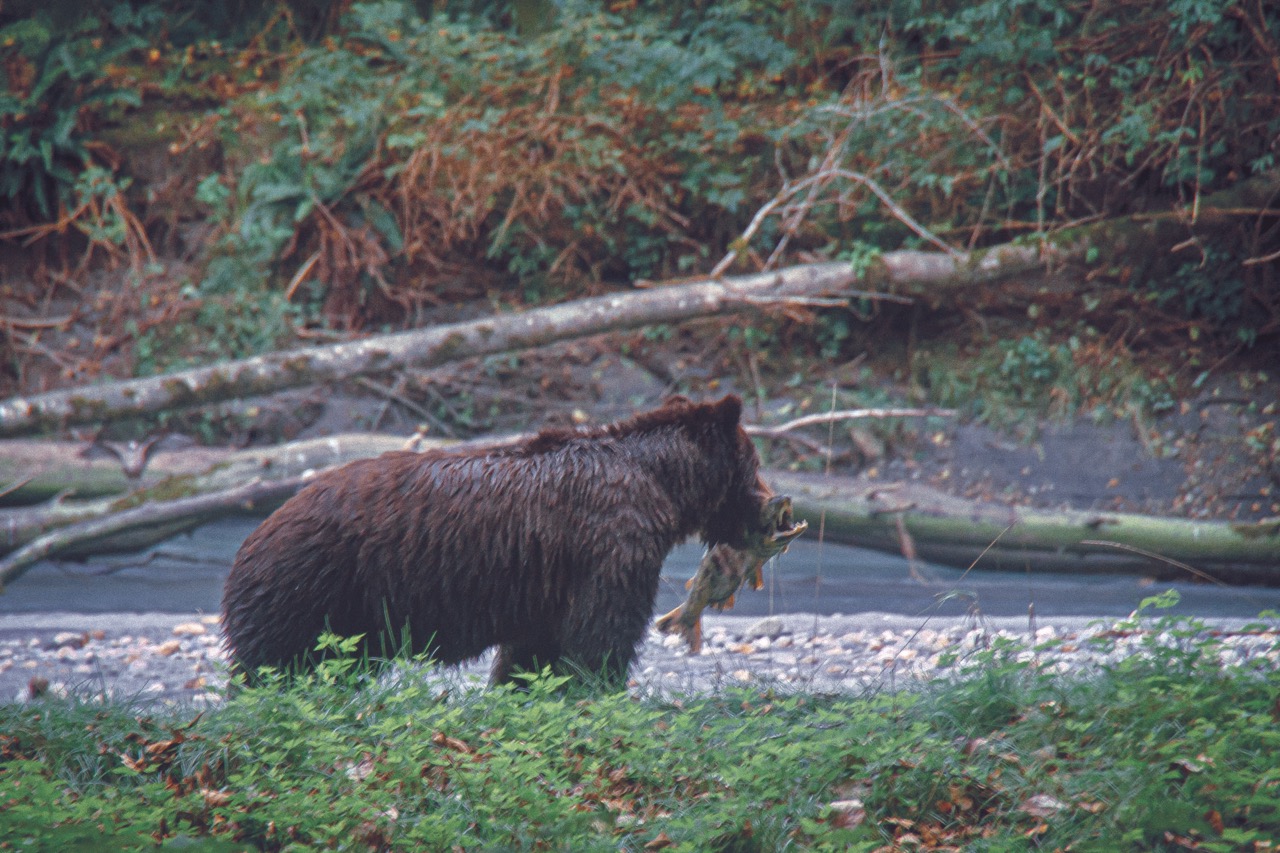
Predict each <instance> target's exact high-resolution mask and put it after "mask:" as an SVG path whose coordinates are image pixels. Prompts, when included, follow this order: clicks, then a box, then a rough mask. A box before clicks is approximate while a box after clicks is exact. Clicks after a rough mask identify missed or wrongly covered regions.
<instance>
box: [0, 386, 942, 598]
mask: <svg viewBox="0 0 1280 853" xmlns="http://www.w3.org/2000/svg"><path fill="white" fill-rule="evenodd" d="M950 414H952V412H950V411H949V410H943V409H898V408H894V409H853V410H846V411H838V412H828V413H825V414H820V415H812V416H809V417H805V418H798V419H796V420H793V421H789V422H787V423H784V424H780V425H778V426H774V427H759V426H748V427H747V429H748V431H749V432H751V433H752V434H756V435H765V436H771V437H778V436H782V435H784V434H785V433H786V432H788V431H789V430H793V429H797V428H799V427H802V426H806V425H811V424H814V423H826V422H829V421H833V420H851V419H862V418H895V417H929V416H939V415H950ZM524 437H525V436H523V435H510V436H504V437H500V438H493V439H479V440H475V441H465V442H452V441H447V442H441V441H437V440H430V439H426V438H424V437H422V436H414V437H412V438H410V439H408V440H406V439H403V438H398V437H395V436H387V435H373V434H364V433H353V434H348V435H338V436H331V437H329V438H318V439H308V440H306V441H297V442H292V443H289V444H285V445H281V446H278V447H271V448H263V449H254V450H244V451H235V452H231V451H221V452H219V451H216V450H210V449H201V450H199V451H198V452H196V453H195V454H194V455H195V456H196V457H197V459H199V460H200V461H202V462H204V463H206V468H205V470H202V471H196V470H193V467H194V466H193V465H191V464H187V465H181V464H178V463H177V462H175V461H173V460H169V459H167V458H164V457H161V458H160V459H158V460H157V463H158V464H157V466H156V467H155V468H154V469H152V468H151V466H148V469H149V470H148V473H147V475H146V477H147V478H149V479H148V481H146V482H141V483H139V484H138V485H137V486H136V487H135V488H133V489H132V490H131V491H128V492H127V493H121V494H118V495H116V496H112V497H100V498H97V499H93V500H78V501H73V500H66V499H64V495H65V494H66V493H79V492H81V491H82V489H81V486H80V482H79V480H77V479H76V478H75V477H74V476H68V475H76V474H80V475H83V476H84V477H85V479H86V481H87V482H88V483H90V484H92V486H93V487H94V488H101V487H104V486H105V485H107V484H110V483H113V482H115V481H113V480H111V478H109V477H108V476H107V475H106V472H104V471H102V470H100V467H101V466H100V465H97V464H93V463H91V462H89V461H88V460H83V459H81V458H80V457H79V456H78V455H77V452H76V451H77V447H78V446H77V445H71V444H67V443H65V442H35V441H30V442H22V443H21V447H20V448H19V452H18V453H17V454H16V455H15V458H16V462H15V461H14V460H10V462H9V463H8V464H9V468H8V470H10V471H16V472H18V473H23V474H25V475H26V477H27V479H28V480H35V479H37V478H43V477H46V476H47V471H46V470H45V469H46V466H47V467H49V468H52V469H53V470H55V471H56V472H57V473H59V474H61V475H64V476H68V479H65V480H63V481H61V482H60V483H59V485H60V487H61V489H60V491H61V494H60V495H59V496H58V497H56V498H55V499H53V500H49V501H46V502H44V503H40V504H36V505H31V506H23V507H16V508H8V509H0V531H3V532H2V533H0V536H3V538H0V554H6V553H7V554H8V557H7V558H6V559H4V560H3V561H0V587H2V586H3V584H5V583H7V582H8V581H9V580H11V579H13V578H16V577H19V576H20V575H21V574H22V573H23V572H24V571H26V569H27V568H28V567H29V566H30V565H31V564H33V563H35V562H37V561H39V560H42V559H44V558H46V557H49V556H54V555H59V556H65V557H84V556H88V555H91V554H102V553H110V552H115V551H132V550H137V549H139V548H143V547H146V546H149V545H154V544H156V543H158V542H161V541H164V540H165V539H167V538H168V537H170V536H173V535H175V534H177V533H181V532H184V531H186V530H190V529H191V528H193V527H195V526H197V525H199V524H201V523H204V522H207V521H211V520H213V519H214V518H217V517H219V516H222V515H228V514H234V513H238V512H243V511H245V510H244V507H243V504H244V502H245V498H244V496H243V495H242V490H243V489H245V488H247V487H248V485H249V484H260V485H258V486H256V489H257V491H255V492H254V493H253V495H254V496H253V511H256V512H258V513H260V514H266V513H267V512H269V511H270V510H272V509H274V508H275V507H276V506H278V505H279V503H282V502H283V501H284V500H285V499H286V498H288V497H289V496H290V495H291V494H292V493H293V491H294V490H296V488H298V487H299V486H300V484H301V483H303V482H305V481H306V480H307V479H308V478H310V477H311V476H313V475H314V474H315V473H317V472H319V471H322V470H325V469H326V468H330V467H335V466H338V465H343V464H346V463H347V462H351V461H353V460H355V459H364V458H368V457H372V456H377V455H378V454H381V453H385V452H387V451H389V450H399V449H403V448H406V447H411V448H413V449H415V450H428V449H431V448H435V447H442V446H450V447H466V446H477V445H483V446H488V447H496V446H500V445H502V444H508V443H511V442H514V441H519V440H520V439H522V438H524ZM5 448H6V449H7V445H6V446H5ZM2 458H3V454H0V459H2ZM69 460H75V461H69ZM17 463H20V464H17ZM4 465H5V463H4V462H0V470H5V467H4ZM161 472H167V473H161ZM277 481H280V482H286V483H292V484H294V485H293V487H292V488H284V489H275V488H274V487H273V486H271V484H272V483H274V482H277ZM122 482H123V480H122ZM153 516H154V517H153Z"/></svg>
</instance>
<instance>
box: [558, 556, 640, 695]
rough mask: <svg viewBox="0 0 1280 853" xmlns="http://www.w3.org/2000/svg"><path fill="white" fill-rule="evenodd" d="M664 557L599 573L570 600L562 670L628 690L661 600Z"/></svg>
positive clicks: (563, 634)
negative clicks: (655, 606)
mask: <svg viewBox="0 0 1280 853" xmlns="http://www.w3.org/2000/svg"><path fill="white" fill-rule="evenodd" d="M661 570H662V555H657V556H649V557H648V558H647V559H645V560H644V561H642V562H632V563H626V562H621V563H615V565H614V566H613V567H612V568H610V569H608V570H601V571H598V572H597V573H596V574H595V575H593V576H592V577H591V578H590V579H589V581H588V582H587V583H586V584H585V585H584V586H583V588H580V589H579V590H578V591H577V594H576V595H575V596H574V597H573V599H572V600H571V601H570V604H569V608H568V610H567V612H566V614H565V618H564V620H563V622H562V623H561V630H560V655H561V660H562V664H561V666H560V667H558V670H559V671H563V672H565V673H567V674H585V675H587V676H588V677H590V676H593V675H595V676H599V677H601V678H603V679H604V681H605V682H606V684H607V685H608V686H609V687H610V688H611V689H616V690H621V689H623V688H625V687H626V684H627V673H628V671H629V670H630V668H631V662H632V661H633V660H635V656H636V650H637V648H638V647H639V645H640V643H641V642H642V641H643V640H644V636H645V633H646V632H647V630H648V626H649V620H650V619H651V618H652V616H653V604H654V601H655V600H656V599H657V597H658V577H659V573H660V572H661Z"/></svg>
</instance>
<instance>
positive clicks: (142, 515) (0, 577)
mask: <svg viewBox="0 0 1280 853" xmlns="http://www.w3.org/2000/svg"><path fill="white" fill-rule="evenodd" d="M306 480H307V478H306V477H286V478H284V479H281V480H251V481H249V482H248V483H245V484H243V485H241V486H237V487H236V488H233V489H227V490H224V491H218V492H211V493H209V494H203V495H195V496H193V497H188V498H178V499H177V500H172V501H164V502H162V503H146V504H143V505H141V506H137V507H134V508H133V509H127V510H122V511H120V512H116V513H112V514H110V515H106V516H103V517H101V518H92V519H88V520H85V521H81V522H78V523H76V524H73V525H69V526H67V527H63V528H60V529H58V530H55V531H53V532H51V533H47V534H45V535H44V536H41V537H39V538H38V539H35V540H34V541H32V542H30V543H28V544H27V545H25V546H24V547H22V548H20V549H18V550H17V551H16V552H14V553H13V554H10V555H9V556H8V557H7V558H6V559H5V560H3V561H0V592H2V591H3V590H4V586H5V584H8V583H12V582H13V581H14V580H16V579H18V578H19V577H21V576H22V575H23V573H25V572H26V571H27V569H29V568H31V567H32V566H33V565H35V564H36V563H38V562H39V561H41V560H43V559H45V558H46V557H50V556H53V555H55V554H63V553H67V552H70V551H77V552H80V553H83V552H84V551H86V550H89V551H93V550H96V549H93V547H92V543H93V542H95V541H107V542H111V541H113V540H114V541H116V542H118V541H119V539H120V537H122V536H123V537H129V538H132V539H133V540H134V541H135V542H136V543H138V547H141V546H142V545H145V544H149V543H148V539H155V540H156V541H163V540H164V539H167V538H169V537H170V536H174V535H176V534H178V533H182V532H185V531H187V530H190V529H192V528H193V527H196V526H198V525H199V524H201V523H203V522H206V521H212V520H213V519H215V518H222V517H224V516H227V515H233V514H238V513H253V512H254V511H255V510H257V511H260V510H261V506H262V505H263V504H266V505H267V506H276V505H279V504H280V503H281V502H283V501H284V500H285V499H286V498H288V497H289V495H292V494H293V493H294V492H296V491H297V490H298V489H299V488H301V487H302V485H303V483H305V482H306Z"/></svg>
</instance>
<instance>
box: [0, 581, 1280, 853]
mask: <svg viewBox="0 0 1280 853" xmlns="http://www.w3.org/2000/svg"><path fill="white" fill-rule="evenodd" d="M1152 603H1156V604H1158V603H1160V602H1158V601H1155V600H1152ZM1120 627H1121V629H1122V630H1121V631H1120V632H1117V633H1125V632H1126V631H1133V632H1141V631H1150V633H1148V634H1146V635H1145V636H1146V639H1145V640H1144V647H1143V653H1142V654H1139V655H1127V656H1125V655H1117V656H1114V658H1117V659H1115V662H1114V663H1112V664H1109V665H1105V666H1103V667H1102V668H1101V669H1100V670H1098V671H1096V672H1092V673H1088V672H1086V673H1076V674H1057V675H1054V674H1050V673H1049V672H1048V671H1046V670H1045V669H1044V668H1041V667H1038V666H1037V663H1036V660H1037V658H1036V656H1035V655H1031V654H1028V653H1027V651H1026V650H1025V649H1020V648H1015V647H1014V646H1012V645H1010V644H1007V643H1003V642H1001V641H997V642H996V643H995V644H994V645H993V646H992V647H991V648H990V649H988V650H985V651H980V652H978V653H977V654H976V655H975V656H974V657H972V658H971V659H969V660H968V661H965V662H959V661H957V662H956V663H955V669H956V675H955V676H954V677H953V678H950V679H947V680H944V681H939V682H936V683H933V684H930V685H927V686H925V687H923V688H922V689H919V690H915V691H909V692H896V693H883V694H879V695H868V696H861V697H858V696H820V695H805V694H793V693H789V692H779V691H774V690H760V689H750V690H747V689H724V690H721V691H719V692H717V693H714V694H712V695H707V696H699V697H685V698H680V699H673V698H662V697H659V696H649V697H643V696H642V697H640V698H637V697H635V696H629V695H626V694H621V695H601V694H599V693H593V692H590V691H587V692H584V691H583V690H582V689H581V688H574V687H572V686H570V685H567V684H566V683H564V681H563V679H559V678H554V677H551V676H547V675H544V676H541V677H539V678H534V679H531V680H530V682H529V683H528V686H527V690H524V691H519V690H510V689H498V690H485V691H479V690H473V689H470V688H468V687H466V686H465V685H462V684H458V683H457V682H450V681H447V680H445V681H442V680H441V679H440V678H439V677H435V678H433V679H429V678H426V677H424V676H423V675H421V674H419V673H406V674H403V675H402V677H401V678H400V679H399V680H398V681H396V682H395V683H394V684H388V683H382V684H375V685H368V684H364V686H360V685H361V684H362V683H363V682H360V681H359V679H358V678H357V680H356V681H355V682H353V680H352V679H353V678H356V674H355V673H353V672H351V671H348V670H347V669H346V667H345V666H343V665H342V664H343V662H342V661H341V660H335V661H331V662H330V664H329V665H328V667H329V668H327V669H322V671H321V673H320V675H319V677H317V678H314V679H312V680H310V681H309V682H305V683H301V684H296V685H294V686H292V687H291V688H289V689H287V690H284V691H283V692H282V691H280V690H277V689H275V688H273V687H267V688H262V689H251V690H241V691H240V692H238V693H237V694H235V695H233V696H232V697H231V698H229V699H228V700H227V701H226V703H225V704H224V705H222V706H220V707H217V708H215V709H211V710H208V711H206V712H204V713H202V714H198V715H196V714H194V713H192V712H189V711H188V712H183V711H179V710H172V709H170V710H152V711H145V710H142V709H138V708H131V707H129V706H128V705H120V704H114V705H106V706H102V705H97V704H92V703H87V702H68V701H57V700H44V701H40V702H35V703H32V704H29V705H6V706H2V707H0V790H3V792H4V799H3V803H4V810H3V812H2V813H0V814H2V815H3V823H4V827H5V832H4V835H3V838H2V839H0V849H5V850H25V849H50V848H53V847H56V848H57V849H93V848H94V846H95V845H96V846H97V849H101V847H102V845H104V844H109V845H110V846H112V847H113V849H122V850H123V849H142V848H152V847H154V846H155V845H157V844H160V845H162V846H164V847H170V846H172V847H175V848H176V847H179V846H187V847H193V846H198V849H217V850H244V849H263V850H280V849H304V848H310V847H333V848H336V849H345V850H363V849H370V850H436V849H450V847H451V845H455V844H456V845H460V846H461V847H462V848H464V849H499V848H500V849H544V848H547V847H551V848H555V849H573V850H596V849H599V850H605V849H608V850H617V849H624V850H632V849H634V850H639V849H642V848H646V846H647V849H656V848H657V847H660V846H670V847H671V848H672V849H678V850H780V849H784V848H785V849H866V850H870V849H874V848H877V847H880V846H881V845H885V844H897V845H901V846H912V847H919V848H922V849H936V848H948V849H954V847H955V846H956V845H959V846H963V847H966V848H974V849H979V848H980V849H1025V848H1026V847H1027V846H1028V845H1033V846H1037V847H1041V848H1044V849H1066V848H1068V847H1069V848H1071V849H1077V850H1116V849H1182V848H1186V847H1195V848H1197V849H1205V850H1224V851H1225V850H1239V849H1266V844H1267V843H1268V841H1269V840H1270V839H1273V838H1275V837H1276V834H1277V833H1280V775H1277V770H1276V766H1275V761H1274V757H1275V753H1276V750H1277V749H1278V748H1280V735H1277V728H1276V724H1275V723H1276V708H1277V705H1276V703H1277V701H1278V700H1280V676H1278V675H1277V670H1276V667H1275V661H1274V657H1275V655H1276V654H1277V652H1280V649H1272V650H1271V652H1270V656H1269V657H1268V656H1265V655H1260V656H1258V657H1255V658H1253V659H1248V660H1243V661H1241V660H1239V659H1237V658H1230V656H1228V662H1226V663H1224V662H1223V659H1222V658H1223V656H1222V655H1221V654H1220V652H1221V651H1222V648H1223V645H1222V644H1223V641H1222V639H1221V638H1220V637H1217V636H1215V635H1214V633H1213V632H1209V631H1206V630H1204V627H1205V626H1204V625H1203V624H1199V623H1197V622H1195V621H1194V620H1192V621H1185V620H1175V619H1172V618H1161V619H1154V620H1152V619H1147V618H1146V617H1135V618H1134V619H1133V620H1132V622H1131V624H1129V625H1127V626H1125V625H1122V626H1120ZM1094 642H1096V643H1099V644H1103V645H1107V644H1113V643H1115V642H1116V640H1115V635H1114V634H1109V635H1105V634H1104V635H1101V636H1100V637H1099V638H1098V639H1096V640H1094ZM1047 651H1049V648H1048V647H1043V646H1042V647H1041V648H1040V649H1039V652H1038V653H1039V654H1044V653H1046V652H1047ZM855 800H856V801H859V802H860V805H858V804H856V803H853V802H852V801H855ZM837 802H843V804H842V805H839V806H832V803H837ZM1255 845H1261V846H1255Z"/></svg>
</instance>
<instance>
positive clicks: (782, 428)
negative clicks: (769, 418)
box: [743, 408, 956, 438]
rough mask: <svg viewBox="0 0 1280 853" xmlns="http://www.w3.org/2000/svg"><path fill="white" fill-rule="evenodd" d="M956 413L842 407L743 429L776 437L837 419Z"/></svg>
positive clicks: (950, 413)
mask: <svg viewBox="0 0 1280 853" xmlns="http://www.w3.org/2000/svg"><path fill="white" fill-rule="evenodd" d="M955 414H956V410H955V409H931V408H926V409H894V408H885V409H841V410H839V411H836V412H821V413H819V414H815V415H805V416H804V417H801V418H796V419H795V420H791V421H787V422H786V423H783V424H778V425H777V426H757V425H755V424H747V425H746V426H744V427H743V429H745V430H746V431H747V435H758V436H762V437H764V438H776V437H778V436H781V435H782V434H783V433H785V432H789V431H791V430H793V429H799V428H801V427H807V426H813V425H814V424H826V423H834V422H836V421H850V420H858V419H861V418H950V417H955Z"/></svg>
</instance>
